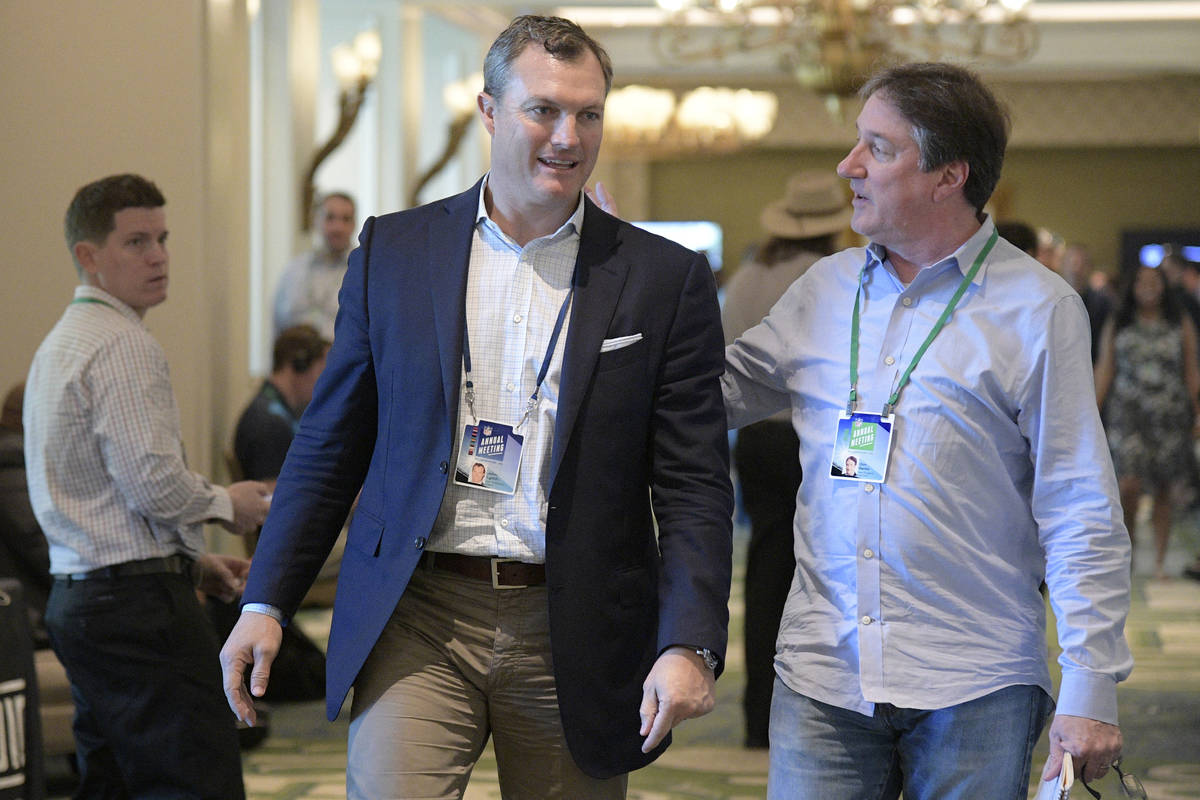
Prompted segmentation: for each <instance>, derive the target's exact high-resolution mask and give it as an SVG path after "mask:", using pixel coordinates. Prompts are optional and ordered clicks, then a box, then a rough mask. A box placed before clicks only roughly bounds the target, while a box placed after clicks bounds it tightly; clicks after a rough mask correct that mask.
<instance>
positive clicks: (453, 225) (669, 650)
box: [222, 16, 732, 798]
mask: <svg viewBox="0 0 1200 800" xmlns="http://www.w3.org/2000/svg"><path fill="white" fill-rule="evenodd" d="M484 75H485V89H484V91H483V92H482V93H481V94H480V95H479V98H478V104H479V110H480V116H481V119H482V122H483V124H484V127H485V128H486V129H487V131H488V133H489V135H490V136H491V137H492V148H491V154H492V155H491V170H490V171H489V172H488V174H487V175H486V176H484V179H483V180H481V181H480V182H479V183H478V184H476V185H475V186H474V187H473V188H471V189H469V190H468V191H466V192H464V193H463V194H460V195H457V196H455V197H450V198H447V199H444V200H440V201H438V202H435V203H432V204H430V205H427V206H423V207H421V208H417V209H413V210H411V211H406V212H402V213H399V214H389V215H387V216H383V217H380V218H378V219H369V220H368V221H367V223H366V225H365V226H364V228H363V231H362V233H361V234H360V237H359V241H360V247H359V248H358V249H356V250H355V251H354V253H353V254H352V256H351V267H350V271H349V272H348V273H347V276H346V286H345V291H344V293H343V296H344V297H346V298H349V299H351V300H352V302H348V303H347V304H345V305H343V306H342V308H341V309H340V313H339V316H338V328H337V335H336V337H335V338H334V344H333V348H332V350H331V351H330V354H329V360H328V364H327V366H326V369H325V373H324V374H323V375H322V376H321V379H320V380H319V381H318V383H317V388H316V392H315V394H314V396H313V401H312V404H311V405H310V407H309V409H308V411H307V412H306V413H305V416H304V419H303V420H302V422H301V426H300V431H299V433H298V434H297V436H296V439H295V441H294V442H293V445H292V449H291V452H290V453H289V454H288V459H287V461H286V462H285V464H284V469H283V473H282V474H281V475H280V478H279V482H278V483H277V485H276V491H275V508H274V511H273V512H272V514H271V517H270V519H269V520H268V524H267V525H266V527H265V528H264V530H263V534H262V537H261V539H260V541H259V546H258V550H257V552H256V554H255V558H254V566H253V568H252V569H251V573H250V578H249V582H248V585H247V590H246V593H245V600H246V601H248V603H250V605H247V606H246V607H245V610H244V611H243V613H242V615H241V618H240V619H239V620H238V624H237V626H236V627H235V629H234V631H233V633H232V634H231V636H230V638H229V640H228V641H227V642H226V644H225V647H224V649H223V651H222V665H223V666H224V669H225V679H226V689H227V692H228V696H229V700H230V704H231V706H232V707H233V708H234V709H235V711H236V712H237V713H238V715H239V716H240V717H242V718H243V719H247V720H249V721H253V719H254V711H253V707H252V704H251V697H250V695H249V694H247V693H246V692H245V691H244V689H243V683H242V681H243V676H244V674H245V672H246V671H247V670H250V684H251V686H250V691H251V693H252V694H254V695H260V694H261V693H262V691H263V690H264V687H265V686H266V685H267V682H268V679H269V672H270V668H271V660H272V657H273V655H274V653H275V649H276V648H277V646H278V643H279V638H280V630H281V628H280V624H279V622H278V621H276V619H274V618H273V615H275V614H278V615H279V616H280V617H281V618H283V619H286V618H288V617H290V616H291V615H292V613H293V612H294V611H295V609H296V606H297V604H298V603H299V600H300V597H301V596H302V595H303V593H304V591H305V589H306V588H307V585H308V583H309V582H310V581H311V579H312V576H313V575H314V574H315V573H316V570H317V568H318V567H319V565H320V562H321V560H322V559H323V558H324V556H325V553H326V552H327V551H328V548H329V546H330V545H331V544H332V542H333V539H334V536H335V535H336V533H337V529H338V527H339V526H340V524H341V520H342V519H344V518H345V515H346V511H347V509H348V508H349V506H350V503H351V502H352V500H353V499H354V496H355V494H356V493H357V492H358V490H359V487H360V486H361V487H362V497H361V500H360V502H359V505H358V510H357V512H356V513H355V516H354V520H353V522H352V523H351V528H350V533H349V539H348V543H347V547H346V556H345V559H344V560H343V562H342V570H341V577H340V580H339V584H338V592H337V599H336V603H335V606H334V613H333V624H332V628H331V631H330V638H329V650H328V674H329V679H328V690H327V698H326V699H327V706H326V707H327V711H328V712H329V714H330V716H331V717H332V716H334V715H335V714H336V713H337V712H338V710H339V709H340V707H341V705H342V702H343V700H344V698H345V697H346V694H347V691H348V690H349V688H350V686H351V685H352V684H353V686H354V700H353V704H352V707H351V709H350V712H351V721H350V735H349V762H348V768H347V794H348V796H350V797H354V798H378V797H395V796H403V797H448V796H461V794H462V792H463V791H464V787H465V785H466V782H467V780H468V778H469V776H470V772H471V769H472V767H473V766H474V764H475V761H476V760H477V759H478V757H479V755H480V753H481V751H482V749H483V747H484V744H485V743H486V742H487V740H488V738H489V736H491V738H492V740H493V743H494V746H495V752H496V758H497V766H498V773H499V779H500V786H501V792H502V793H503V794H504V795H505V796H510V797H538V798H552V797H565V798H575V797H588V798H617V797H623V796H624V794H625V787H626V773H627V772H629V771H630V770H632V769H636V768H637V767H640V766H643V765H644V764H646V763H649V762H650V761H651V760H653V759H654V758H655V757H656V756H657V755H658V754H660V753H661V752H662V751H663V749H664V748H665V747H666V745H667V736H668V733H669V731H670V729H671V728H672V726H674V725H675V724H677V723H678V722H679V721H681V720H682V719H686V718H689V717H693V716H698V715H700V714H703V713H706V712H707V711H709V710H710V709H711V708H712V705H713V681H714V680H715V677H716V672H717V671H718V670H719V669H720V661H721V658H722V657H723V653H724V650H725V644H726V636H727V629H726V626H727V622H728V608H727V603H728V594H729V582H730V575H731V569H732V564H731V555H732V544H731V511H732V491H731V487H730V485H729V478H728V452H729V451H728V444H727V439H726V433H725V430H724V427H723V419H724V412H723V409H722V405H721V398H720V385H719V376H720V373H721V369H722V366H721V336H720V323H719V317H718V314H719V312H718V307H717V302H716V287H715V285H714V281H713V276H712V272H711V270H710V269H709V266H708V263H707V262H706V260H705V259H704V257H703V256H701V255H698V254H696V253H694V252H692V251H690V250H687V249H685V248H683V247H680V246H678V245H674V244H672V243H670V242H668V241H666V240H665V239H662V238H660V237H657V236H653V235H651V234H648V233H646V232H645V231H641V230H640V229H638V228H635V227H633V226H631V225H629V224H627V223H624V222H621V221H620V220H617V219H615V218H613V217H611V216H609V215H608V214H606V213H604V212H603V211H601V210H599V209H598V208H597V207H596V206H595V205H594V204H593V203H592V202H591V201H590V200H587V199H585V197H584V194H583V187H584V184H585V182H586V181H587V178H588V176H589V174H590V173H591V170H592V167H593V165H594V164H595V160H596V157H597V153H598V151H599V147H600V140H601V135H602V129H603V110H604V101H605V97H606V95H607V92H608V89H609V87H610V84H611V78H612V68H611V64H610V62H609V60H608V56H607V54H606V53H605V52H604V50H603V49H602V48H601V47H600V46H599V45H598V44H597V43H596V42H595V41H594V40H592V39H591V38H590V37H588V36H587V34H585V33H584V32H583V31H582V30H581V29H580V28H579V27H578V26H577V25H575V24H574V23H571V22H569V21H567V20H563V19H560V18H556V17H535V16H526V17H519V18H517V19H516V20H514V21H513V23H512V24H511V25H510V26H509V27H508V28H507V29H506V30H505V31H504V32H503V33H501V35H500V36H499V38H497V40H496V41H495V42H494V43H493V45H492V47H491V49H490V50H489V52H488V55H487V58H486V61H485V65H484ZM556 329H557V330H558V335H557V336H555V334H554V331H555V330H556ZM468 381H470V383H469V384H468ZM468 389H470V391H468ZM535 396H536V400H534V401H533V403H532V404H530V402H529V401H530V400H531V398H534V397H535ZM527 408H528V409H529V412H528V415H527V416H526V415H525V410H526V409H527ZM489 425H490V426H493V429H495V426H500V425H503V426H513V427H515V428H517V429H518V431H517V432H518V434H519V435H521V436H523V437H524V450H523V453H522V458H521V462H520V471H519V475H518V479H517V481H516V483H515V493H514V494H511V495H507V494H500V493H497V492H490V491H486V490H483V489H481V488H478V487H474V486H471V485H468V484H469V482H466V481H464V482H461V483H460V482H458V481H456V480H453V479H452V476H453V475H454V474H455V472H456V471H457V470H458V469H459V468H460V467H462V468H463V469H464V471H466V470H467V467H466V466H465V464H466V463H467V462H463V461H461V460H459V458H458V455H459V452H460V447H459V445H460V442H461V438H462V437H464V436H465V435H467V434H469V433H471V432H472V431H477V430H480V429H485V428H487V427H488V426H489ZM507 446H508V445H507V444H506V447H507ZM655 520H656V521H657V524H658V525H657V537H656V531H655V526H654V521H655ZM259 612H265V613H259ZM639 716H640V725H639Z"/></svg>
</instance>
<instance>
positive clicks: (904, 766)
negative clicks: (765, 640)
mask: <svg viewBox="0 0 1200 800" xmlns="http://www.w3.org/2000/svg"><path fill="white" fill-rule="evenodd" d="M1053 708H1054V702H1053V701H1052V700H1051V699H1050V697H1049V696H1048V695H1047V694H1046V693H1045V692H1044V691H1042V689H1041V688H1040V687H1037V686H1009V687H1006V688H1004V689H1000V690H999V691H996V692H993V693H991V694H988V695H984V696H983V697H980V698H977V699H975V700H971V701H968V702H966V703H961V704H959V705H956V706H950V707H948V708H941V709H936V710H933V711H926V710H920V709H909V708H896V707H895V706H892V705H888V704H886V703H880V704H877V705H876V706H875V714H874V716H870V717H868V716H864V715H862V714H859V713H857V712H855V711H848V710H846V709H843V708H837V707H836V706H831V705H826V704H825V703H821V702H818V701H816V700H813V699H811V698H808V697H805V696H804V695H802V694H797V693H796V692H794V691H792V690H791V689H789V688H788V687H787V686H786V685H785V684H784V683H783V682H782V681H780V680H778V679H776V681H775V692H774V696H773V699H772V703H771V756H770V758H771V766H770V772H769V775H768V779H767V799H768V800H809V798H811V799H812V800H818V799H819V800H826V799H827V798H837V800H884V798H896V797H898V796H899V794H900V792H901V791H902V790H903V792H904V799H905V800H955V799H956V798H958V799H961V800H971V799H973V798H981V797H988V798H997V800H1004V799H1007V798H1021V800H1023V799H1024V798H1025V797H1026V796H1027V793H1028V787H1029V774H1030V765H1031V762H1032V760H1033V747H1034V745H1035V744H1036V743H1037V740H1038V738H1039V737H1040V736H1041V734H1042V728H1043V727H1044V726H1045V724H1046V720H1047V719H1048V718H1049V716H1050V712H1051V711H1052V710H1053Z"/></svg>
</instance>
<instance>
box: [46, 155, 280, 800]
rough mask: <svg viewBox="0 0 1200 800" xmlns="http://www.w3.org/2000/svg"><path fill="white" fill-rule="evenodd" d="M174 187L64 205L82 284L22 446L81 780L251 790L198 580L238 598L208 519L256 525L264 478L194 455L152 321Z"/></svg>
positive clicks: (49, 344)
mask: <svg viewBox="0 0 1200 800" xmlns="http://www.w3.org/2000/svg"><path fill="white" fill-rule="evenodd" d="M164 204H165V200H164V199H163V196H162V194H161V193H160V192H159V190H158V188H157V187H155V185H154V184H153V183H151V182H149V181H147V180H145V179H144V178H141V177H138V176H136V175H114V176H111V177H108V178H104V179H102V180H99V181H96V182H94V183H91V184H89V185H87V186H84V187H83V188H82V189H80V190H79V192H78V193H77V194H76V195H75V199H74V200H73V201H72V203H71V206H70V208H68V210H67V215H66V238H67V245H68V246H69V247H70V249H71V254H72V256H73V258H74V261H75V266H76V271H77V272H78V274H79V278H80V283H81V285H80V286H79V287H77V288H76V290H75V297H74V299H73V300H72V301H71V303H70V305H68V306H67V309H66V311H65V312H64V313H63V316H62V318H61V319H60V320H59V321H58V323H57V324H56V325H55V326H54V329H53V330H52V331H51V332H50V334H49V335H48V336H47V337H46V339H45V341H43V342H42V345H41V347H39V348H38V351H37V355H36V356H35V357H34V360H33V365H32V367H31V369H30V372H29V380H28V383H27V388H26V396H25V397H26V402H25V411H24V417H25V463H26V469H27V471H28V474H29V493H30V499H31V500H32V502H33V508H34V513H35V514H36V516H37V519H38V522H39V523H40V524H41V526H42V530H44V531H45V533H46V538H47V539H48V541H49V544H50V571H51V572H52V573H53V574H54V585H53V588H52V589H51V591H50V598H49V603H48V607H47V611H46V626H47V628H48V630H49V633H50V640H51V644H52V645H53V647H54V650H55V652H56V653H57V655H58V657H59V659H60V660H61V661H62V663H63V665H64V666H65V667H66V670H67V676H68V678H69V679H70V681H71V689H72V694H73V697H74V700H75V722H74V733H75V745H76V755H77V759H78V766H79V774H80V789H79V794H78V795H76V796H78V797H100V796H103V797H117V796H121V797H146V796H151V795H153V796H159V797H165V796H171V797H184V796H186V797H204V798H213V799H214V800H217V799H218V798H219V799H220V800H229V798H240V797H244V795H245V793H244V790H243V788H242V776H241V759H240V753H239V748H238V740H237V735H236V730H235V727H234V719H233V717H232V716H231V715H230V714H229V712H228V710H227V709H226V708H225V706H224V703H223V702H222V696H221V684H220V673H219V671H218V669H217V663H218V662H217V641H216V635H215V633H214V632H213V630H212V628H211V626H210V625H209V623H208V620H207V618H206V616H205V614H204V612H203V610H202V609H201V606H200V604H199V602H198V601H197V598H196V593H195V591H194V588H197V587H198V588H200V589H201V590H202V591H204V592H206V593H208V594H211V595H215V596H218V597H222V598H223V599H226V600H232V599H233V598H235V597H236V596H237V595H238V594H239V593H240V591H241V587H242V585H243V583H244V580H245V575H246V571H247V569H248V568H249V562H247V561H245V560H244V559H238V558H233V557H229V556H218V555H213V554H206V553H205V552H204V550H205V544H204V534H203V529H202V525H203V523H204V522H206V521H214V522H220V523H221V524H222V525H223V526H224V527H225V528H226V529H228V530H230V531H232V532H234V533H249V532H251V531H253V530H255V529H256V528H257V527H258V526H259V525H261V524H262V522H263V520H264V519H265V517H266V513H267V508H268V501H267V497H266V494H267V487H266V486H265V485H264V484H262V483H258V482H257V481H243V482H241V483H235V484H233V485H232V486H230V487H228V488H227V489H226V488H222V487H219V486H213V485H211V484H210V483H209V482H208V481H207V480H205V479H204V478H203V477H202V476H200V475H197V474H196V473H194V472H192V471H190V470H189V469H188V468H187V464H186V462H185V459H184V453H183V442H182V440H181V437H180V431H179V411H178V408H177V407H176V405H175V396H174V393H173V392H172V390H171V382H170V375H169V374H168V371H167V362H166V357H165V355H164V353H163V351H162V348H161V347H160V346H159V344H158V342H156V341H155V340H154V338H153V337H152V336H151V335H150V334H149V332H148V331H147V330H146V328H145V327H144V325H143V324H142V317H143V316H144V315H145V313H146V310H147V309H149V308H150V307H151V306H156V305H158V304H159V303H161V302H162V301H163V300H165V299H166V297H167V266H168V261H169V259H168V256H167V249H166V240H167V228H166V216H165V213H164V211H163V205H164Z"/></svg>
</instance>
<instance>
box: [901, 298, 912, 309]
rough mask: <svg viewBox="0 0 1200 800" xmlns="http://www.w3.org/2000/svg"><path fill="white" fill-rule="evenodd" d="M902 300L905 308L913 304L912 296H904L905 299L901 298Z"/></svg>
mask: <svg viewBox="0 0 1200 800" xmlns="http://www.w3.org/2000/svg"><path fill="white" fill-rule="evenodd" d="M900 302H901V303H903V304H904V307H905V308H908V307H909V306H911V305H912V298H911V297H906V298H904V299H903V300H901V301H900Z"/></svg>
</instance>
